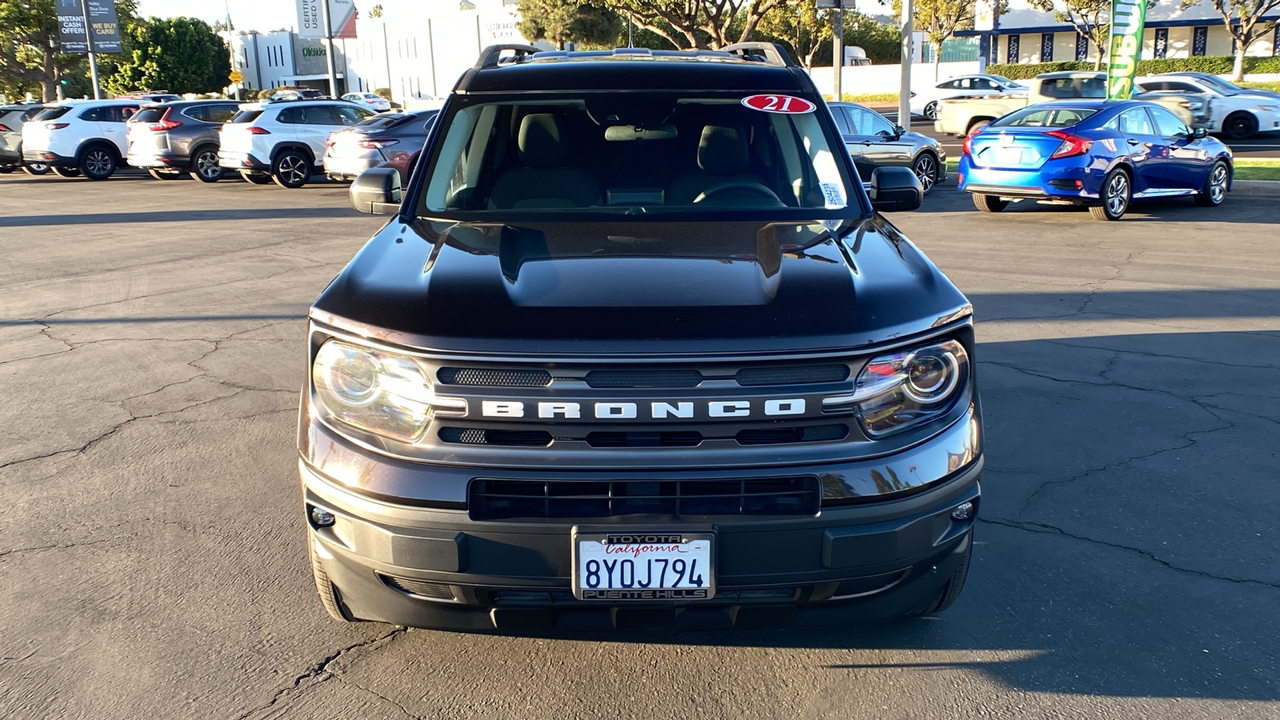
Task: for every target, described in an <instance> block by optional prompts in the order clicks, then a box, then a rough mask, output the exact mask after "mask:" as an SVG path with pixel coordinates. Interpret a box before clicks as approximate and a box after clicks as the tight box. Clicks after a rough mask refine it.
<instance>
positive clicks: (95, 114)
mask: <svg viewBox="0 0 1280 720" xmlns="http://www.w3.org/2000/svg"><path fill="white" fill-rule="evenodd" d="M105 111H106V108H100V107H96V108H89V109H88V110H85V111H84V112H82V113H80V119H81V120H88V121H90V122H102V121H103V120H106V116H107V113H106V112H105Z"/></svg>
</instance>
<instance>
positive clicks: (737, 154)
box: [698, 125, 749, 175]
mask: <svg viewBox="0 0 1280 720" xmlns="http://www.w3.org/2000/svg"><path fill="white" fill-rule="evenodd" d="M748 159H749V158H748V155H747V133H746V132H745V131H744V130H743V129H742V126H740V125H707V126H705V127H703V128H702V139H701V140H699V141H698V167H700V168H702V170H703V172H706V173H707V174H709V175H741V174H742V172H743V171H745V170H746V169H747V160H748Z"/></svg>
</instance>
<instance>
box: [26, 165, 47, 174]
mask: <svg viewBox="0 0 1280 720" xmlns="http://www.w3.org/2000/svg"><path fill="white" fill-rule="evenodd" d="M22 172H24V173H26V174H28V175H48V174H49V166H48V165H45V164H44V163H24V164H23V166H22Z"/></svg>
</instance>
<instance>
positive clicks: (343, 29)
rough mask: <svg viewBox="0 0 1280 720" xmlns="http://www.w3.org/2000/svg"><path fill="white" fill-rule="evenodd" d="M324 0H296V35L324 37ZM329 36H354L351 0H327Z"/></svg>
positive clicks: (354, 23)
mask: <svg viewBox="0 0 1280 720" xmlns="http://www.w3.org/2000/svg"><path fill="white" fill-rule="evenodd" d="M324 1H325V0H298V37H304V38H322V37H324V14H323V13H324V10H323V9H322V8H321V7H320V3H322V2H324ZM328 2H329V21H330V23H332V27H331V28H330V29H329V30H330V33H331V34H330V37H333V38H354V37H355V36H356V6H355V2H353V0H328Z"/></svg>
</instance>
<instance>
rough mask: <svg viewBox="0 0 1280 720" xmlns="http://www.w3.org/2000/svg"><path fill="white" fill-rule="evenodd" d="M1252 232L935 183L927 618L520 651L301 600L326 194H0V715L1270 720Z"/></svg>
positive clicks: (1271, 456)
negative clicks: (954, 340)
mask: <svg viewBox="0 0 1280 720" xmlns="http://www.w3.org/2000/svg"><path fill="white" fill-rule="evenodd" d="M1278 201H1280V198H1278V197H1266V196H1229V198H1228V200H1227V201H1226V203H1225V204H1224V205H1223V206H1221V207H1219V208H1215V209H1204V208H1198V207H1195V206H1194V205H1193V204H1192V203H1191V202H1190V201H1189V200H1180V201H1169V202H1165V203H1162V204H1158V205H1154V206H1150V205H1148V206H1142V205H1139V206H1135V208H1134V209H1133V210H1132V211H1131V212H1130V214H1129V215H1128V216H1126V218H1125V219H1124V220H1122V221H1120V222H1116V223H1100V222H1097V221H1094V220H1091V219H1090V218H1089V215H1088V213H1087V212H1085V211H1081V210H1075V209H1069V208H1068V209H1064V208H1037V207H1035V206H1029V207H1026V208H1023V207H1018V206H1015V207H1013V208H1011V209H1010V210H1008V211H1006V212H1005V213H1003V214H1000V215H997V216H984V215H980V214H979V213H977V212H976V211H974V210H973V206H972V204H971V203H970V202H969V201H968V198H967V196H963V195H960V194H959V193H957V192H956V191H955V188H954V184H949V185H948V186H945V187H942V188H939V189H938V190H937V191H935V193H934V194H933V195H931V196H930V197H929V198H928V199H927V200H926V203H925V207H924V208H923V209H922V210H921V211H919V212H915V213H900V214H895V215H892V216H891V219H892V220H893V222H894V223H895V224H897V225H898V226H899V227H900V228H902V229H903V230H904V231H905V232H906V233H907V234H908V235H909V236H910V237H911V238H912V239H913V240H914V241H915V242H916V243H917V244H918V245H920V246H921V247H922V248H923V249H924V250H925V251H926V252H927V253H928V254H929V255H930V256H931V257H932V258H933V259H934V261H935V262H937V263H938V264H939V265H940V266H941V267H942V268H943V269H944V270H945V271H946V272H947V273H948V274H949V275H950V276H951V278H952V279H953V280H954V281H955V282H956V283H957V284H958V285H959V286H960V288H961V289H962V290H964V291H965V292H966V293H968V295H969V297H970V298H971V299H972V301H973V302H974V305H975V307H976V312H977V317H978V321H979V325H978V339H979V341H980V347H979V351H978V352H979V354H978V360H979V364H978V368H979V373H980V376H981V381H982V394H983V401H984V405H985V413H986V432H987V442H988V446H987V453H988V454H987V465H986V472H985V474H984V478H983V481H984V482H983V490H984V504H983V508H982V512H983V518H982V521H981V524H980V527H979V528H978V530H977V540H978V545H977V548H976V551H975V565H974V568H973V571H972V573H971V574H970V577H969V583H968V586H967V589H966V590H965V593H964V595H963V596H962V597H961V599H960V601H959V603H958V604H957V605H956V606H955V607H954V608H952V609H951V610H950V611H948V612H947V613H945V614H943V615H941V616H939V617H937V618H933V619H918V620H912V621H902V622H896V623H890V624H883V625H871V626H863V627H854V628H852V629H841V630H833V631H830V632H822V633H801V632H784V631H773V632H765V633H751V634H734V635H664V636H661V637H658V638H656V639H655V638H650V637H645V636H639V635H625V636H612V637H585V638H583V637H575V638H567V639H539V638H520V637H490V636H474V635H461V634H453V633H444V632H435V631H425V630H404V629H399V628H395V627H390V626H384V625H375V624H366V625H348V626H344V625H340V624H335V623H333V622H332V621H330V620H329V619H328V617H327V616H326V615H325V613H324V610H323V609H322V608H321V606H320V603H319V602H318V600H317V598H316V596H315V589H314V585H313V584H312V580H311V576H310V572H309V570H308V567H307V554H306V547H305V542H304V527H303V518H302V513H301V503H300V494H299V490H298V481H297V475H296V466H295V461H296V453H295V450H294V433H295V420H296V417H295V416H296V408H297V400H298V397H297V393H298V388H299V387H300V386H301V384H302V382H303V378H304V374H305V372H306V368H305V362H304V358H305V355H304V352H303V342H304V336H305V321H304V320H303V317H304V316H305V313H306V309H307V307H308V305H309V304H310V302H311V300H312V299H313V298H314V297H315V296H316V295H317V294H318V293H319V291H320V290H321V289H322V288H323V287H324V285H325V284H326V282H328V280H329V279H330V278H332V277H333V275H334V274H335V273H336V272H337V271H338V270H339V269H340V268H341V267H342V265H343V264H344V263H345V262H346V261H347V260H348V259H349V258H350V257H351V255H352V254H353V253H354V252H355V251H356V250H357V249H358V248H359V247H360V246H361V244H362V242H363V240H364V238H366V237H367V236H368V235H369V234H370V233H371V232H372V231H373V230H375V229H376V228H377V227H378V226H379V225H380V223H381V220H380V219H378V218H372V217H369V216H362V215H358V214H356V213H355V212H353V211H351V210H350V209H349V208H348V206H347V204H346V196H345V189H344V188H342V187H340V186H336V185H329V184H318V185H310V186H307V187H305V188H303V189H301V190H294V191H288V190H283V189H280V188H277V187H275V186H264V187H252V186H248V185H246V184H245V183H242V182H222V183H218V184H216V185H212V186H202V185H200V184H198V183H196V182H194V181H173V182H157V181H153V180H150V179H148V178H146V177H145V176H137V175H127V176H120V177H117V178H114V179H112V180H109V181H106V182H96V183H95V182H89V181H84V180H62V179H57V178H31V177H27V176H25V175H8V176H3V177H0V237H3V246H4V256H5V258H6V262H5V263H4V264H3V265H0V397H4V398H5V402H3V403H0V423H2V425H3V427H4V428H5V433H4V435H5V438H6V442H5V443H4V444H3V445H0V508H3V510H4V514H5V517H4V521H3V522H0V715H2V716H4V717H8V718H46V717H89V718H117V717H118V718H136V717H148V716H150V717H165V718H168V717H191V718H212V717H225V718H265V717H291V718H293V717H298V718H309V717H316V718H321V717H324V718H332V717H367V718H382V717H386V718H400V717H423V718H472V717H476V718H654V717H664V718H665V717H671V718H685V717H688V718H694V717H698V718H701V717H706V718H721V717H724V718H729V717H732V718H880V719H889V718H913V719H914V718H979V717H981V718H1039V717H1053V718H1160V719H1166V718H1228V717H1229V718H1275V717H1277V716H1280V521H1278V520H1277V515H1276V508H1277V507H1280V485H1277V483H1276V478H1277V471H1276V466H1277V452H1278V451H1277V447H1278V445H1280V442H1278V441H1277V438H1278V437H1280V433H1278V432H1277V431H1278V429H1280V253H1278V252H1277V251H1276V245H1277V242H1280V224H1277V223H1278V222H1280V216H1277V214H1276V212H1275V206H1276V203H1277V202H1278ZM452 311H456V312H464V311H465V310H464V309H462V308H456V309H452ZM814 311H815V312H820V311H821V308H814Z"/></svg>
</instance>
